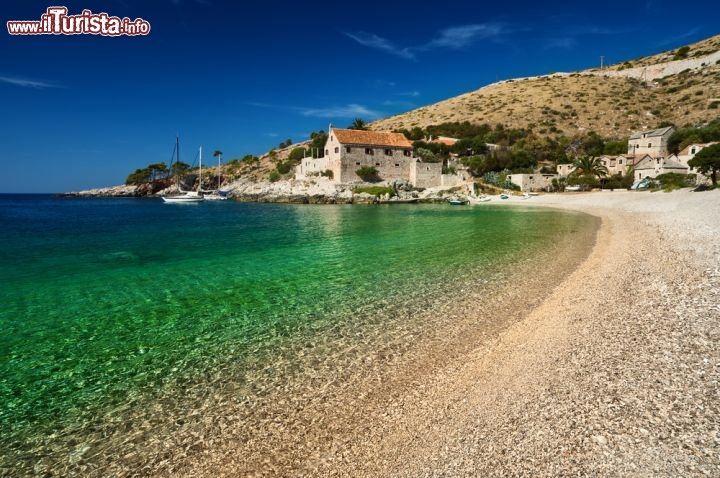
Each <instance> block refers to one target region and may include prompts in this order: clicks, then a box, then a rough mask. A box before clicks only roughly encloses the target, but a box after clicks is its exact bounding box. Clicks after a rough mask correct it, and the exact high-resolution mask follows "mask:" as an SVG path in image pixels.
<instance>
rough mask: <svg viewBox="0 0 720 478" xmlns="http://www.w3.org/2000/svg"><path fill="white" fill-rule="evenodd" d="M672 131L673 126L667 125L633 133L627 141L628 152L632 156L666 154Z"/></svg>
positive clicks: (657, 156) (662, 155) (673, 129)
mask: <svg viewBox="0 0 720 478" xmlns="http://www.w3.org/2000/svg"><path fill="white" fill-rule="evenodd" d="M674 132H675V128H674V127H673V126H668V127H666V128H659V129H653V130H649V131H640V132H639V133H635V134H633V135H632V136H630V140H629V141H628V154H629V155H633V156H637V155H644V154H649V155H650V156H652V157H653V158H659V157H664V156H667V154H668V149H667V146H668V140H669V139H670V136H672V134H673V133H674Z"/></svg>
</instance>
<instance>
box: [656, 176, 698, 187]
mask: <svg viewBox="0 0 720 478" xmlns="http://www.w3.org/2000/svg"><path fill="white" fill-rule="evenodd" d="M695 177H696V176H695V175H694V174H678V173H665V174H661V175H659V176H658V177H656V178H655V181H656V182H658V183H660V184H661V187H662V188H663V189H664V190H666V191H672V190H673V189H679V188H689V187H692V186H694V185H695Z"/></svg>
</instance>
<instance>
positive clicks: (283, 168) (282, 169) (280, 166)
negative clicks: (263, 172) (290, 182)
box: [277, 161, 293, 174]
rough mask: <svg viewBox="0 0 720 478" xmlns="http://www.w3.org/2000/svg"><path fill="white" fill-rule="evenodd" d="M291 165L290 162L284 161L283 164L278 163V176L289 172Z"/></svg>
mask: <svg viewBox="0 0 720 478" xmlns="http://www.w3.org/2000/svg"><path fill="white" fill-rule="evenodd" d="M292 166H293V165H292V163H291V162H290V161H285V162H284V163H278V165H277V172H278V173H280V174H287V173H289V172H290V169H291V168H292Z"/></svg>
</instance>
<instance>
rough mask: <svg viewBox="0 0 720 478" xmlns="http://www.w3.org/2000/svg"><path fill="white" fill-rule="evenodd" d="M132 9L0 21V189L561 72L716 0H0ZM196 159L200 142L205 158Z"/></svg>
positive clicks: (690, 20)
mask: <svg viewBox="0 0 720 478" xmlns="http://www.w3.org/2000/svg"><path fill="white" fill-rule="evenodd" d="M54 5H63V6H66V7H67V8H68V13H69V14H70V15H78V14H80V13H81V12H82V10H83V9H89V10H91V11H92V12H93V13H102V12H105V13H107V14H109V15H111V16H118V17H121V18H122V17H128V18H130V19H131V20H134V19H136V18H142V19H144V20H146V21H148V22H149V23H150V25H151V31H150V33H149V35H147V36H135V37H128V36H120V37H103V36H98V35H89V34H85V35H72V36H70V35H37V36H21V35H10V34H9V33H8V32H7V28H6V27H5V26H3V32H2V33H0V105H2V112H3V114H2V116H1V117H2V120H1V121H2V123H1V124H0V126H1V127H0V171H2V174H1V175H0V177H2V178H3V181H1V182H0V192H61V191H69V190H79V189H85V188H91V187H98V186H109V185H115V184H120V183H122V182H123V181H124V180H125V177H126V176H127V174H128V173H130V172H132V171H133V170H135V169H136V168H141V167H144V166H146V165H147V164H149V163H155V162H159V161H165V162H169V160H170V157H171V153H172V148H173V144H174V141H175V134H176V133H179V134H180V137H181V142H182V154H183V156H184V158H185V159H191V158H192V157H194V155H195V151H196V150H197V147H198V146H199V145H203V147H204V148H205V150H206V151H208V152H211V151H213V150H215V149H220V150H222V151H223V152H224V156H225V159H226V160H229V159H232V158H236V157H242V156H243V155H245V154H248V153H252V154H260V153H263V152H266V151H268V150H269V149H270V148H271V147H273V146H276V145H277V144H278V143H280V142H281V141H284V140H285V139H287V138H291V139H292V140H293V142H298V141H302V140H304V139H306V138H307V136H308V135H309V133H310V132H311V131H314V130H319V129H325V130H327V127H328V124H329V123H332V124H334V125H336V126H340V127H344V126H347V125H349V124H350V123H351V122H352V120H353V118H356V117H359V118H363V119H365V120H367V121H370V120H373V119H377V118H381V117H385V116H389V115H392V114H395V113H400V112H403V111H407V110H410V109H413V108H416V107H419V106H423V105H427V104H431V103H434V102H437V101H440V100H443V99H446V98H449V97H452V96H456V95H458V94H462V93H465V92H467V91H472V90H475V89H477V88H480V87H482V86H484V85H487V84H489V83H492V82H494V81H496V80H499V79H507V78H515V77H522V76H530V75H539V74H546V73H550V72H554V71H574V70H579V69H585V68H590V67H595V66H598V65H599V63H600V56H601V55H602V56H604V57H605V62H606V64H609V63H616V62H621V61H625V60H628V59H633V58H636V57H639V56H644V55H649V54H653V53H658V52H661V51H665V50H670V49H674V48H677V47H679V46H682V45H684V44H688V43H692V42H695V41H698V40H701V39H704V38H707V37H710V36H712V35H715V34H718V33H720V31H719V30H720V28H719V27H718V25H720V7H719V6H717V2H710V1H696V2H693V1H689V2H682V3H676V2H670V1H665V0H662V1H661V0H641V1H632V0H629V1H615V0H608V1H604V2H590V3H586V2H577V1H564V2H560V1H543V2H513V1H506V2H490V3H485V2H455V1H453V0H447V1H445V2H432V3H428V2H418V1H416V2H389V1H387V0H386V1H383V2H379V1H375V0H369V1H362V2H352V3H350V2H337V1H332V2H326V1H316V2H287V3H285V2H274V1H264V2H255V3H251V4H246V3H244V2H242V3H241V2H222V1H218V0H148V1H141V0H108V1H91V0H87V1H84V2H76V1H72V2H64V3H62V2H50V3H42V2H38V1H35V0H22V1H21V0H9V1H4V2H2V5H1V6H0V13H2V15H1V16H2V20H3V25H4V23H5V22H7V21H14V20H40V17H41V15H42V14H44V13H45V12H46V9H47V8H48V7H50V6H54ZM208 156H209V155H208Z"/></svg>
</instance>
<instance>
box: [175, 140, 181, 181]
mask: <svg viewBox="0 0 720 478" xmlns="http://www.w3.org/2000/svg"><path fill="white" fill-rule="evenodd" d="M175 187H177V190H178V192H180V134H179V133H178V134H176V135H175Z"/></svg>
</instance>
